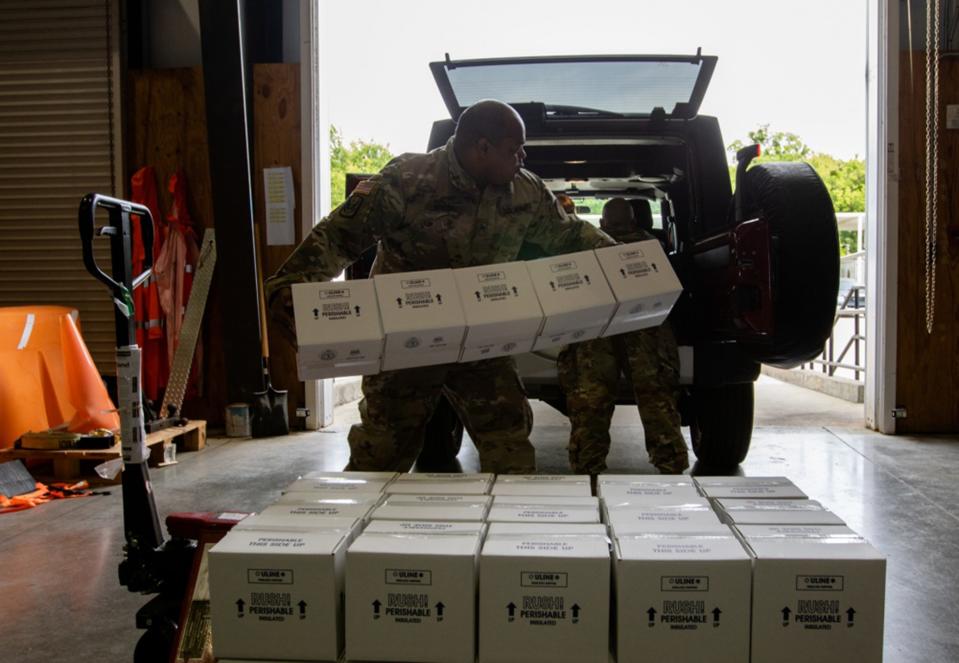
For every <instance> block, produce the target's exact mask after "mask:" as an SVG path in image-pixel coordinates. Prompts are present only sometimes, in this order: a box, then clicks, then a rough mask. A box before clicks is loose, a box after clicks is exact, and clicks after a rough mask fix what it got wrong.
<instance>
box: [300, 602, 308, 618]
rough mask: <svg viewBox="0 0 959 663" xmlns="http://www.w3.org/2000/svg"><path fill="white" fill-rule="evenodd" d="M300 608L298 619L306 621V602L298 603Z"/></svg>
mask: <svg viewBox="0 0 959 663" xmlns="http://www.w3.org/2000/svg"><path fill="white" fill-rule="evenodd" d="M297 605H298V606H300V619H306V606H307V605H308V604H307V602H306V601H300V602H299V603H297Z"/></svg>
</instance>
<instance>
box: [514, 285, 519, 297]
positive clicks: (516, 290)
mask: <svg viewBox="0 0 959 663" xmlns="http://www.w3.org/2000/svg"><path fill="white" fill-rule="evenodd" d="M513 295H515V296H516V297H519V288H517V287H516V286H515V285H514V286H513Z"/></svg>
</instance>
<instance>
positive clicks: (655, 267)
mask: <svg viewBox="0 0 959 663" xmlns="http://www.w3.org/2000/svg"><path fill="white" fill-rule="evenodd" d="M653 271H654V272H657V273H658V272H659V267H657V266H656V263H653Z"/></svg>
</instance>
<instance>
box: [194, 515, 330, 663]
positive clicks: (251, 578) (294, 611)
mask: <svg viewBox="0 0 959 663" xmlns="http://www.w3.org/2000/svg"><path fill="white" fill-rule="evenodd" d="M347 545H348V537H346V536H344V534H343V533H331V532H299V533H294V532H286V533H284V532H258V531H231V532H229V533H228V534H227V535H226V536H225V537H224V538H223V539H222V540H221V541H220V542H219V543H217V544H216V545H215V546H213V547H212V548H211V549H210V553H209V570H210V608H211V616H212V627H213V648H214V654H215V655H216V656H217V657H219V658H227V657H232V658H259V659H274V660H318V661H335V660H337V658H338V657H339V654H340V651H341V649H342V645H343V614H342V609H341V594H342V591H343V565H344V561H345V554H346V548H347Z"/></svg>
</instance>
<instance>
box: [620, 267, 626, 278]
mask: <svg viewBox="0 0 959 663" xmlns="http://www.w3.org/2000/svg"><path fill="white" fill-rule="evenodd" d="M619 273H620V274H622V275H623V278H626V270H625V269H620V270H619Z"/></svg>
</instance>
